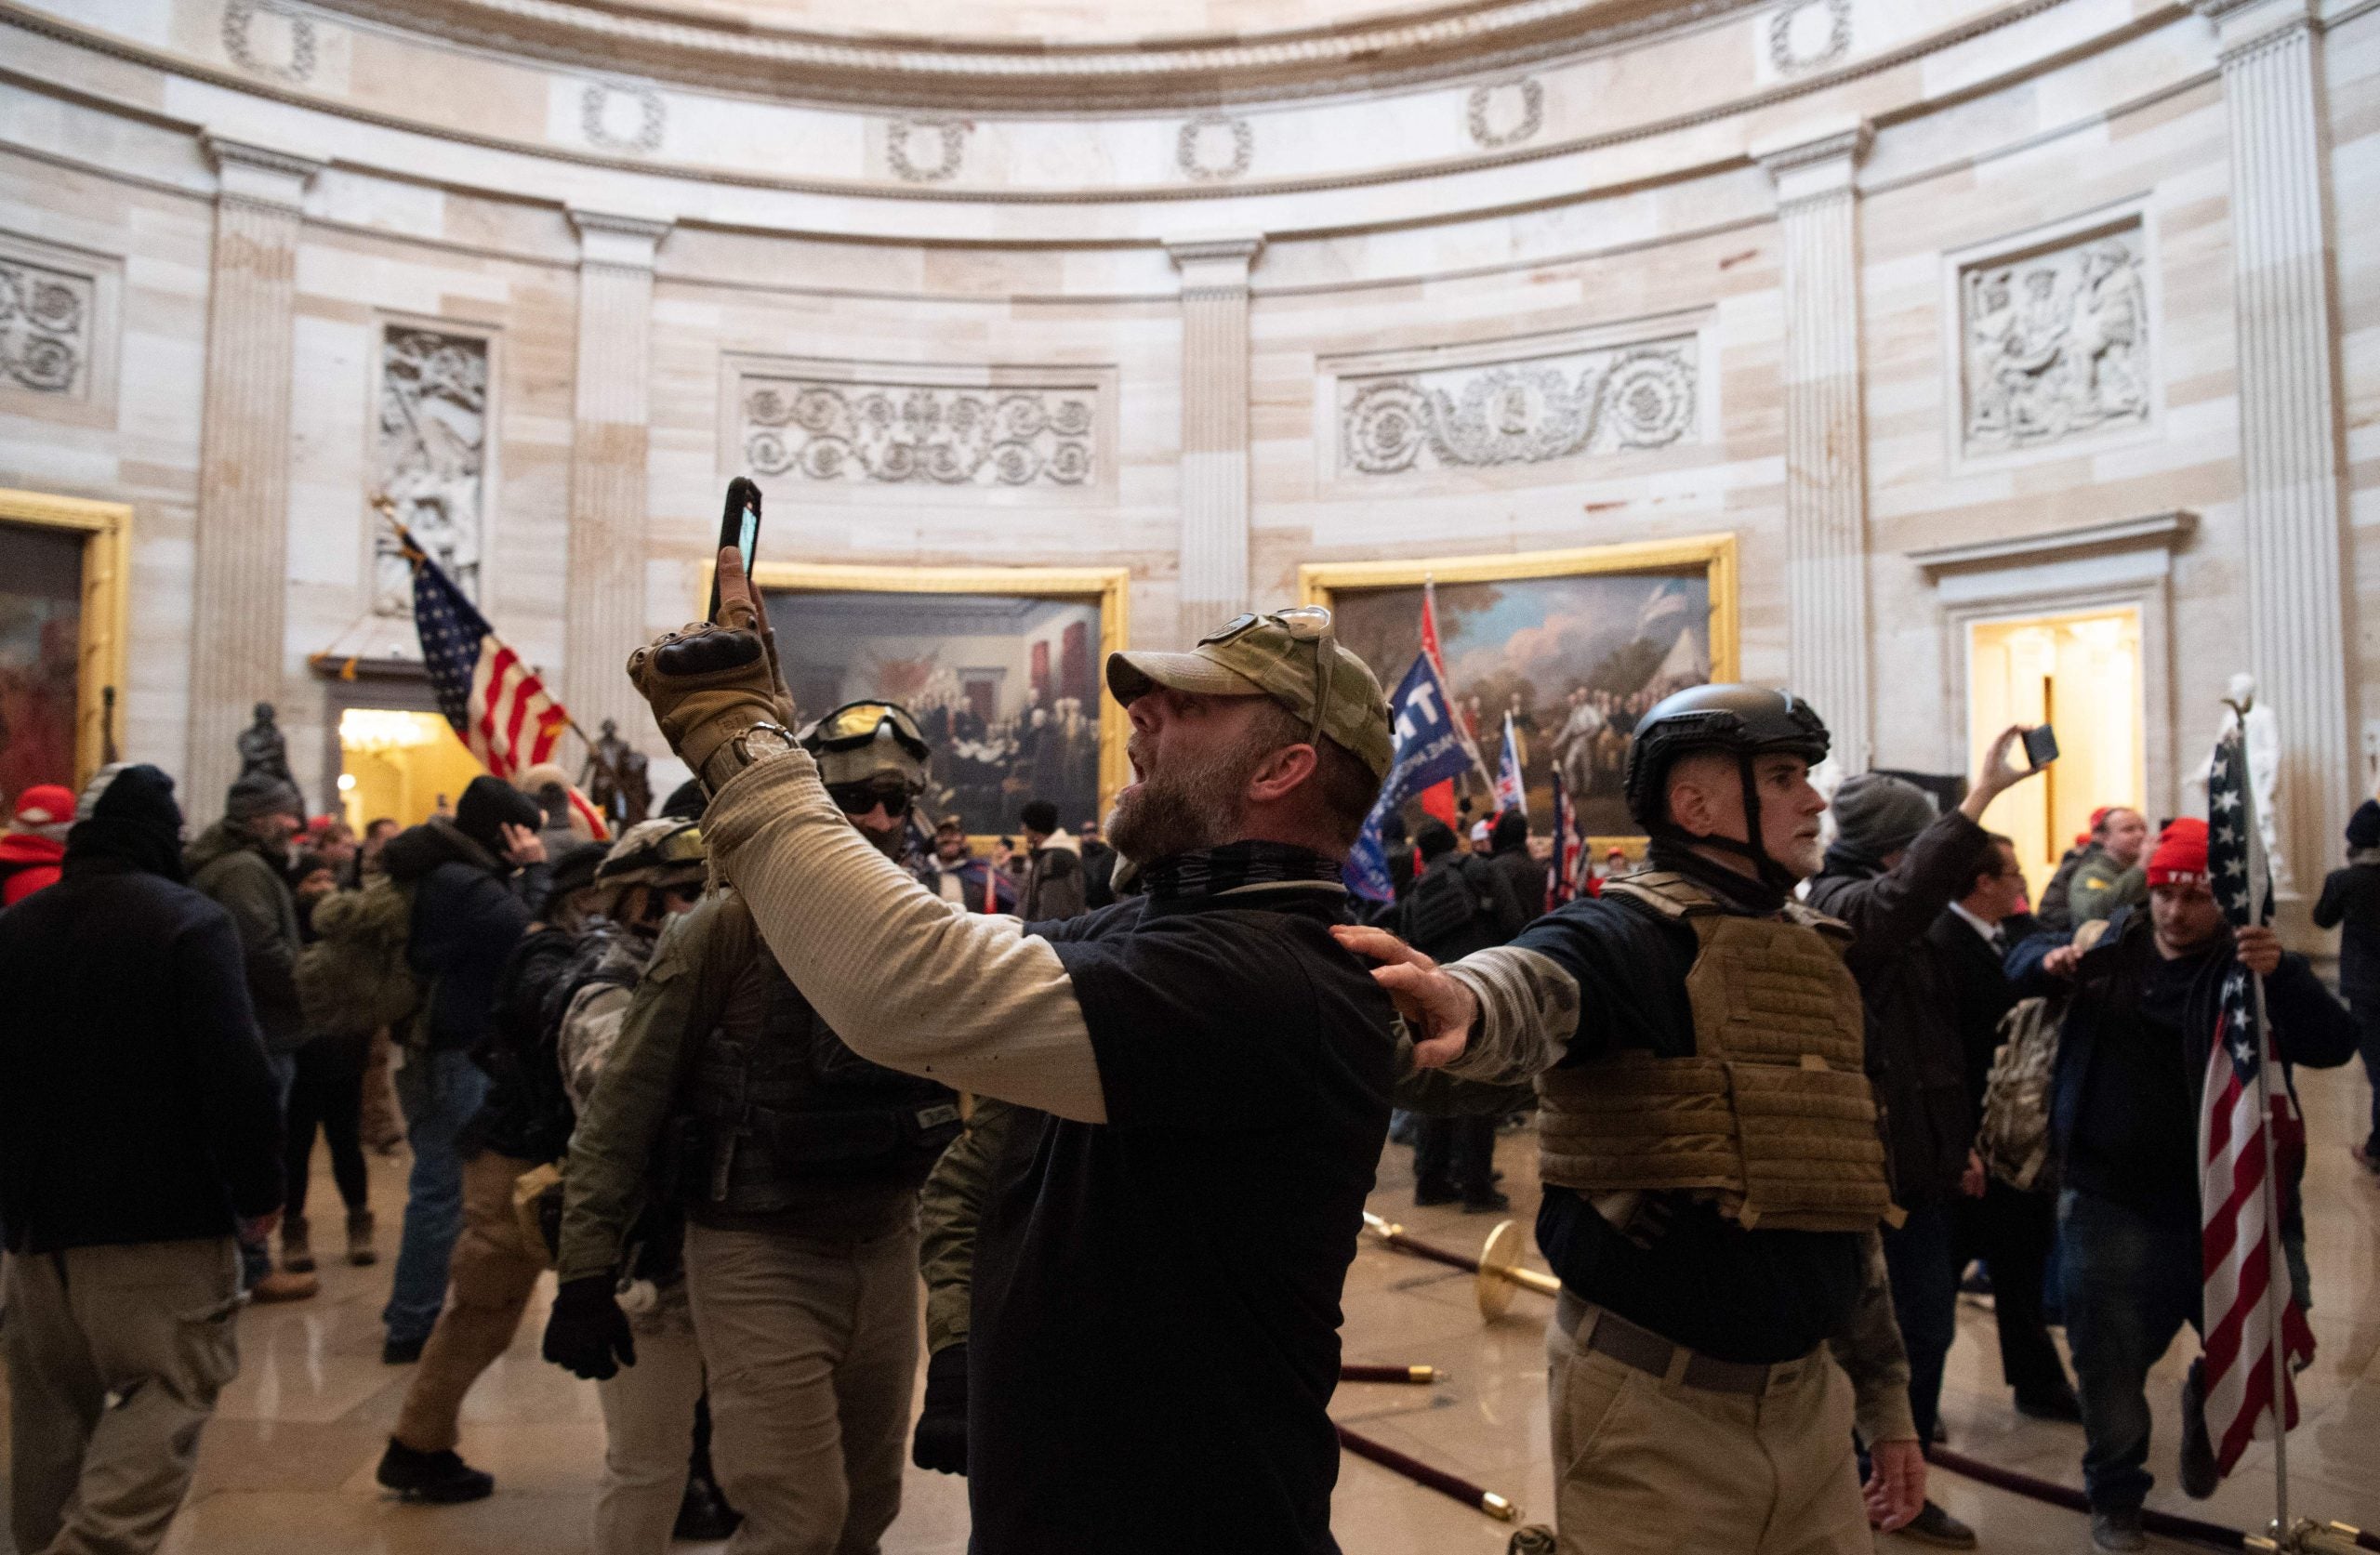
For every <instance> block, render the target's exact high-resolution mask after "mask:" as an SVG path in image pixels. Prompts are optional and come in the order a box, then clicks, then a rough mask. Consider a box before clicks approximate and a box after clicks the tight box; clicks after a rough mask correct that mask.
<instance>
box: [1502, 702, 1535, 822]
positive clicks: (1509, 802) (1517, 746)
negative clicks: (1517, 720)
mask: <svg viewBox="0 0 2380 1555" xmlns="http://www.w3.org/2000/svg"><path fill="white" fill-rule="evenodd" d="M1496 808H1497V809H1498V810H1519V811H1520V812H1521V813H1522V814H1523V815H1527V813H1528V784H1527V780H1526V779H1524V778H1523V777H1522V776H1521V739H1520V732H1519V731H1517V730H1515V729H1514V728H1513V715H1512V714H1510V713H1509V712H1508V713H1506V714H1505V715H1504V749H1503V753H1502V756H1501V759H1499V760H1498V761H1497V763H1496Z"/></svg>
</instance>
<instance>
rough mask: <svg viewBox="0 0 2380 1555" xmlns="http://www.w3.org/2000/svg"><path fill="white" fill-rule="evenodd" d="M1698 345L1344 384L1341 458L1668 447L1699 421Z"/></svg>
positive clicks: (1393, 466) (1405, 459) (1397, 461)
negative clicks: (1697, 385)
mask: <svg viewBox="0 0 2380 1555" xmlns="http://www.w3.org/2000/svg"><path fill="white" fill-rule="evenodd" d="M1695 355H1696V346H1695V340H1694V337H1693V336H1683V337H1680V338H1677V339H1673V340H1659V341H1652V342H1647V343H1645V344H1641V345H1633V346H1620V347H1611V348H1606V349H1600V350H1587V351H1570V352H1566V353H1564V354H1563V355H1560V356H1550V357H1539V358H1536V359H1534V360H1531V361H1526V362H1496V363H1491V364H1488V365H1486V366H1474V367H1450V368H1443V369H1439V370H1436V371H1433V372H1422V373H1401V374H1396V375H1394V376H1381V377H1369V378H1342V379H1341V380H1340V385H1339V421H1340V427H1339V468H1341V470H1342V471H1352V472H1355V473H1360V474H1364V475H1394V474H1397V473H1399V472H1401V471H1404V470H1409V469H1448V468H1455V469H1460V468H1484V467H1487V466H1492V465H1534V464H1543V463H1545V462H1546V461H1548V460H1551V459H1567V458H1571V457H1574V456H1576V455H1581V454H1607V453H1614V452H1617V451H1619V450H1621V449H1631V448H1664V447H1667V446H1668V445H1669V444H1671V443H1673V442H1676V441H1680V440H1681V439H1683V438H1685V437H1686V436H1687V435H1688V434H1689V433H1691V432H1692V431H1693V429H1694V428H1695V426H1696V422H1697V415H1696V380H1695Z"/></svg>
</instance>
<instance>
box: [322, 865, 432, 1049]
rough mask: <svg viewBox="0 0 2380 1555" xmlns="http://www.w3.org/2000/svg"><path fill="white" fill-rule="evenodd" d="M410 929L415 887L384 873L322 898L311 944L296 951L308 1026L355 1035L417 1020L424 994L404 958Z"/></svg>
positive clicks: (326, 1032)
mask: <svg viewBox="0 0 2380 1555" xmlns="http://www.w3.org/2000/svg"><path fill="white" fill-rule="evenodd" d="M412 928H413V890H412V888H411V887H409V886H400V885H397V884H396V883H394V882H393V881H391V880H390V879H389V878H388V877H387V876H381V877H380V878H378V879H376V880H374V881H373V882H372V883H371V884H370V885H368V886H366V887H364V889H363V890H355V891H334V892H333V893H332V894H331V895H329V896H327V897H325V898H324V899H323V901H322V903H321V904H320V905H318V906H316V907H315V909H314V934H315V940H314V942H313V943H312V944H310V945H308V946H306V947H305V949H303V950H301V951H299V952H298V969H297V982H298V1005H299V1006H300V1008H303V1009H304V1011H305V1014H306V1025H307V1028H308V1029H309V1030H310V1031H312V1032H313V1033H314V1034H317V1035H320V1036H354V1035H358V1034H368V1033H371V1032H375V1031H377V1030H379V1029H380V1028H381V1027H382V1026H389V1027H394V1028H402V1027H403V1025H404V1024H405V1022H406V1021H410V1020H412V1019H413V1016H414V1012H415V1011H417V1010H418V1009H419V1008H421V1004H422V993H423V990H422V983H421V979H420V978H419V977H418V976H417V975H416V973H415V972H414V969H413V967H412V965H411V964H410V963H409V962H407V961H406V959H405V942H406V941H407V939H408V938H409V937H410V936H411V933H412ZM399 1034H400V1035H402V1032H400V1033H399Z"/></svg>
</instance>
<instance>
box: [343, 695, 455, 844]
mask: <svg viewBox="0 0 2380 1555" xmlns="http://www.w3.org/2000/svg"><path fill="white" fill-rule="evenodd" d="M338 752H339V766H338V798H339V809H340V810H341V812H342V813H343V814H344V815H345V816H346V818H347V824H349V825H350V826H352V827H354V828H355V830H356V832H357V834H358V835H359V836H360V835H362V833H363V831H364V825H365V824H366V823H368V822H371V821H375V820H378V819H380V818H381V817H383V816H385V817H387V818H389V819H390V820H392V821H394V822H396V823H397V824H399V825H401V826H411V825H415V824H418V823H420V822H422V821H426V820H428V819H429V818H430V815H431V814H433V813H434V812H436V811H437V810H441V809H445V810H452V809H453V808H454V805H455V801H456V800H457V799H459V798H461V797H463V789H464V787H465V786H466V785H467V784H469V782H470V781H471V779H473V778H475V777H477V776H479V775H480V773H481V772H483V771H485V769H484V768H483V767H482V766H481V765H480V764H479V761H478V759H477V758H475V757H473V756H472V755H471V753H470V752H469V751H468V750H466V749H464V748H463V742H462V741H460V740H458V739H456V737H455V731H454V727H453V726H452V725H450V724H449V723H447V721H446V719H445V717H444V716H443V714H439V713H424V712H417V711H413V710H409V709H401V708H393V707H348V708H344V709H342V710H341V711H340V713H339V716H338Z"/></svg>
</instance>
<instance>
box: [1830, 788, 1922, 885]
mask: <svg viewBox="0 0 2380 1555" xmlns="http://www.w3.org/2000/svg"><path fill="white" fill-rule="evenodd" d="M1932 824H1934V797H1933V796H1932V795H1930V794H1928V793H1926V792H1925V790H1924V789H1923V788H1920V787H1918V786H1917V784H1913V783H1911V782H1910V781H1909V780H1908V779H1907V778H1898V777H1894V776H1892V775H1891V774H1889V773H1886V772H1861V773H1859V774H1858V776H1856V777H1853V778H1848V779H1846V780H1845V782H1844V784H1843V786H1842V787H1840V788H1838V789H1836V790H1835V791H1834V831H1835V839H1836V845H1837V846H1838V847H1840V848H1841V849H1842V850H1844V851H1845V852H1846V853H1852V854H1856V855H1858V857H1860V858H1863V859H1866V860H1869V861H1870V862H1871V863H1875V862H1881V861H1882V860H1883V859H1884V856H1885V855H1886V854H1888V853H1893V852H1897V851H1898V850H1901V849H1903V848H1906V847H1908V846H1909V845H1910V844H1911V842H1913V841H1915V840H1916V838H1917V834H1918V833H1920V832H1922V831H1924V829H1925V828H1926V827H1928V826H1930V825H1932Z"/></svg>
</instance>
